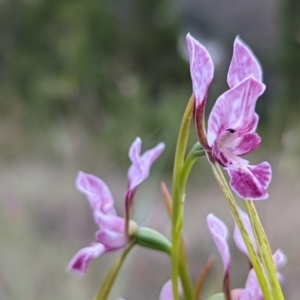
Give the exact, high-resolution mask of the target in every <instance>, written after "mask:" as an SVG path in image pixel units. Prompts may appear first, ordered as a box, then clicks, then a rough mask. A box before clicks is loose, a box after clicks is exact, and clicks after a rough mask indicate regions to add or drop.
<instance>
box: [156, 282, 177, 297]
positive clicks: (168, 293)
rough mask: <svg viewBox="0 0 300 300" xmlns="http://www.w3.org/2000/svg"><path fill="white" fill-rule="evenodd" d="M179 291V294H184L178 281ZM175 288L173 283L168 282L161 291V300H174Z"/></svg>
mask: <svg viewBox="0 0 300 300" xmlns="http://www.w3.org/2000/svg"><path fill="white" fill-rule="evenodd" d="M178 290H179V294H182V287H181V284H180V281H179V280H178ZM173 299H174V298H173V287H172V281H171V280H168V281H167V282H166V283H165V284H164V286H163V287H162V289H161V292H160V295H159V300H173Z"/></svg>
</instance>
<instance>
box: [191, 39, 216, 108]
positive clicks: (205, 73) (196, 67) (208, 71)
mask: <svg viewBox="0 0 300 300" xmlns="http://www.w3.org/2000/svg"><path fill="white" fill-rule="evenodd" d="M186 42H187V46H188V51H189V59H190V72H191V78H192V85H193V93H194V96H195V99H196V102H195V104H196V107H198V106H199V105H202V104H204V105H205V102H206V99H207V91H208V88H209V85H210V83H211V81H212V79H213V76H214V75H213V74H214V66H213V62H212V59H211V57H210V55H209V53H208V52H207V50H206V49H205V48H204V47H203V46H202V45H201V44H200V43H199V42H198V41H197V40H195V39H194V38H193V37H192V36H191V35H190V34H188V35H187V37H186Z"/></svg>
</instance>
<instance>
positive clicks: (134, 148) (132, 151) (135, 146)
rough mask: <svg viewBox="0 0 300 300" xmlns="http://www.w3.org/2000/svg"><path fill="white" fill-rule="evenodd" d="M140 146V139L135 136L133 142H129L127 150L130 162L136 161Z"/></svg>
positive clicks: (139, 153)
mask: <svg viewBox="0 0 300 300" xmlns="http://www.w3.org/2000/svg"><path fill="white" fill-rule="evenodd" d="M141 148H142V140H141V139H140V138H139V137H137V138H136V139H135V140H134V142H133V143H132V144H131V146H130V148H129V152H128V156H129V159H130V160H131V162H132V163H134V162H136V161H138V159H139V157H140V155H141Z"/></svg>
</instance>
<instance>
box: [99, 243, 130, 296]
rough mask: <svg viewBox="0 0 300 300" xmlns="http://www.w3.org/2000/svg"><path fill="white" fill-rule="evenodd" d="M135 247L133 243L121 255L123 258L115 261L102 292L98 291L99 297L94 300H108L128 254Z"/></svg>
mask: <svg viewBox="0 0 300 300" xmlns="http://www.w3.org/2000/svg"><path fill="white" fill-rule="evenodd" d="M134 245H135V243H134V242H132V243H131V244H130V245H129V246H128V247H127V248H126V249H125V250H124V251H123V253H122V254H121V256H120V257H119V258H118V259H117V260H116V261H115V263H114V264H113V266H112V268H111V269H110V271H109V272H108V274H107V275H106V278H105V280H104V282H103V284H102V286H101V288H100V290H99V291H98V293H97V295H96V296H95V297H94V300H106V299H107V297H108V295H109V292H110V290H111V288H112V286H113V284H114V282H115V279H116V277H117V275H118V273H119V271H120V269H121V267H122V265H123V262H124V261H125V258H126V256H127V255H128V253H129V252H130V250H131V249H132V248H133V246H134Z"/></svg>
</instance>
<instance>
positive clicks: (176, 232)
mask: <svg viewBox="0 0 300 300" xmlns="http://www.w3.org/2000/svg"><path fill="white" fill-rule="evenodd" d="M193 107H194V96H193V95H192V96H191V98H190V100H189V102H188V105H187V107H186V110H185V112H184V115H183V118H182V121H181V126H180V131H179V135H178V140H177V145H176V152H175V160H174V170H173V187H172V194H173V195H172V199H173V205H172V252H171V279H172V285H173V298H174V300H179V292H178V268H179V260H180V259H179V258H180V241H181V229H182V222H183V218H182V211H183V209H182V207H183V196H184V195H183V188H184V187H182V186H181V171H182V168H183V163H184V155H185V150H186V145H187V141H188V137H189V129H190V122H191V119H192V113H193ZM191 299H192V298H191Z"/></svg>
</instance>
